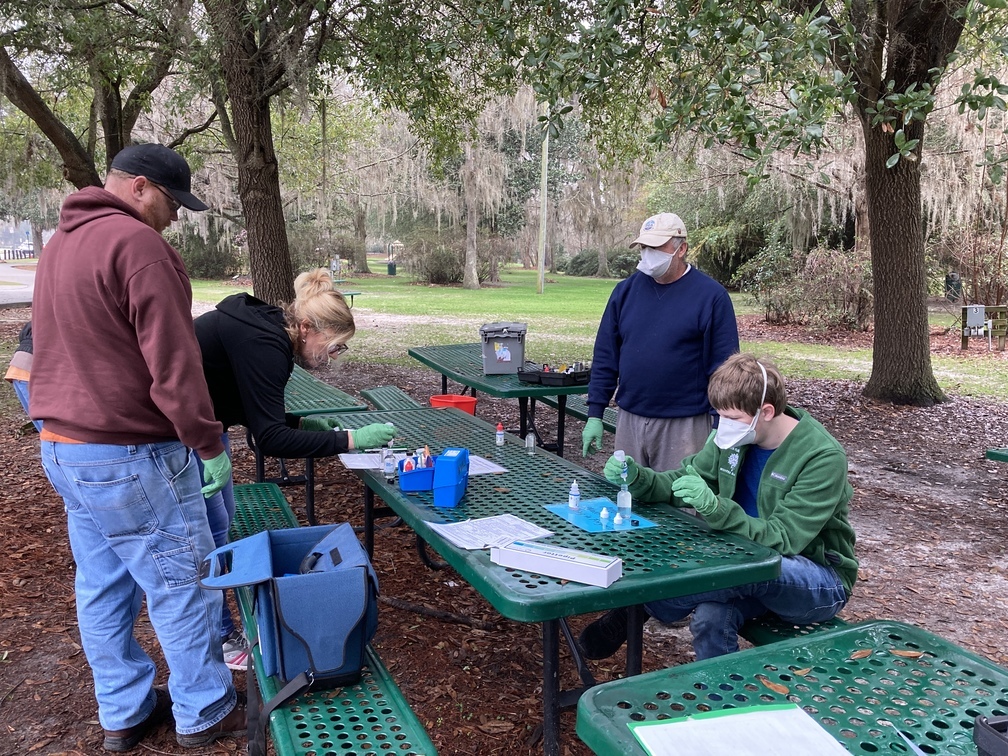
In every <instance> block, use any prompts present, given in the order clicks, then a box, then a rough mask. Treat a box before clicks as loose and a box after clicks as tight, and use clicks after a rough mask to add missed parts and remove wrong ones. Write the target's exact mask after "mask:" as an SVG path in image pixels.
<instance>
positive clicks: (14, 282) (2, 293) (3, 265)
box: [0, 260, 38, 307]
mask: <svg viewBox="0 0 1008 756" xmlns="http://www.w3.org/2000/svg"><path fill="white" fill-rule="evenodd" d="M37 262H38V260H2V261H0V307H31V303H32V294H33V293H34V291H35V264H36V263H37Z"/></svg>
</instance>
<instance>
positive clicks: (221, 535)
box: [196, 433, 235, 640]
mask: <svg viewBox="0 0 1008 756" xmlns="http://www.w3.org/2000/svg"><path fill="white" fill-rule="evenodd" d="M221 442H223V444H224V451H226V452H227V455H228V459H231V440H230V439H229V438H228V434H227V433H225V434H224V435H222V436H221ZM196 461H197V462H199V471H200V480H201V481H203V485H206V477H205V475H204V473H203V460H201V459H200V458H199V457H196ZM206 508H207V519H208V520H209V521H210V532H211V533H212V534H213V540H214V546H215V547H217V548H219V547H221V546H223V545H224V544H226V543H227V537H228V530H230V529H231V521H232V520H233V519H234V513H235V497H234V478H233V477H231V478H228V482H227V483H226V484H225V485H224V488H222V489H221V490H220V491H218V492H217V493H215V494H214V495H213V496H211V497H210V498H209V499H207V500H206ZM222 595H223V594H222ZM234 629H235V624H234V619H232V617H231V610H230V609H229V608H228V605H227V601H225V602H223V606H222V609H221V629H220V636H221V639H222V640H223V639H224V638H227V637H228V636H229V635H231V633H233V632H234Z"/></svg>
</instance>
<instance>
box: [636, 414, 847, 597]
mask: <svg viewBox="0 0 1008 756" xmlns="http://www.w3.org/2000/svg"><path fill="white" fill-rule="evenodd" d="M785 412H786V413H787V414H788V415H790V416H792V417H794V418H796V419H797V420H798V425H796V426H795V428H794V430H792V431H791V433H789V434H788V436H787V438H785V439H784V443H782V444H781V445H780V446H779V447H778V448H777V449H775V450H774V452H773V454H771V455H770V459H769V460H767V463H766V467H764V468H763V475H762V477H761V478H760V483H759V489H758V491H757V494H756V506H757V508H758V510H759V517H750V516H749V515H747V514H746V513H745V511H744V510H743V509H742V507H741V506H739V505H738V504H736V503H735V502H734V501H733V500H732V498H733V496H734V495H735V486H736V484H737V482H738V473H739V470H741V469H742V460H743V459H744V458H745V454H746V450H747V447H746V446H739V447H733V448H731V449H719V448H718V447H717V446H716V445H715V444H714V434H711V436H710V438H708V439H707V443H706V444H705V445H704V447H703V448H702V449H701V450H700V451H699V452H697V453H696V454H694V455H693V456H692V457H687V458H686V459H684V460H683V463H682V467H680V468H679V469H678V470H669V471H668V472H662V473H659V472H655V471H654V470H650V469H648V468H646V467H638V470H639V471H640V474H639V475H638V476H637V478H636V480H634V482H633V484H632V485H631V486H630V493H631V494H633V497H634V499H635V500H637V501H640V502H669V503H671V504H673V505H674V506H677V507H683V506H687V505H686V504H684V503H683V502H682V501H681V500H680V499H679V498H677V497H676V496H675V495H674V494H673V493H672V481H674V480H675V479H676V478H679V477H681V476H683V475H685V474H686V470H685V468H686V466H687V465H692V466H693V469H695V470H696V471H697V473H698V474H699V475H700V477H702V478H703V479H704V481H706V483H707V485H708V486H710V488H711V490H712V491H713V492H714V493H715V494H717V496H718V508H717V509H716V510H715V511H714V513H713V514H712V515H710V516H709V517H706V518H704V519H706V520H707V522H708V524H709V525H710V526H711V527H712V528H714V529H715V530H724V531H727V532H729V533H735V534H736V535H741V536H745V537H746V538H749V539H751V540H753V541H755V542H756V543H759V544H762V545H763V546H768V547H770V548H771V549H775V550H776V551H778V552H780V553H781V554H783V555H784V556H794V555H797V554H800V555H802V556H804V557H807V558H809V559H811V560H812V561H813V562H815V563H816V564H821V565H824V566H830V567H832V568H833V569H835V570H836V572H837V574H838V575H839V576H840V579H841V580H842V581H843V585H844V588H845V589H846V591H847V596H848V598H849V597H850V595H851V591H852V590H853V588H854V581H856V580H857V568H858V562H857V559H856V558H855V556H854V543H855V541H856V538H855V536H854V529H853V528H852V527H851V525H850V523H849V522H848V521H847V511H848V509H847V507H848V504H849V503H850V500H851V497H852V496H853V495H854V489H853V488H851V485H850V483H848V482H847V455H846V453H845V452H844V450H843V447H842V446H840V443H839V442H838V441H837V440H836V439H835V438H833V436H831V435H830V434H829V432H828V431H827V430H826V429H825V428H824V427H823V426H822V424H821V423H820V422H819V421H818V420H816V419H815V418H813V417H812V416H811V415H809V414H808V413H807V412H805V411H804V410H800V409H795V408H793V407H787V409H786V410H785Z"/></svg>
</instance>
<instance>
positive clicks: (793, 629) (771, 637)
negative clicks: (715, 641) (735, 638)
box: [739, 615, 847, 646]
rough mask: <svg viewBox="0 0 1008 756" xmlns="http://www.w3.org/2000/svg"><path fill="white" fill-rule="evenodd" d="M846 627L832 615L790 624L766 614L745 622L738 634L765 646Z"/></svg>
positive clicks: (844, 623)
mask: <svg viewBox="0 0 1008 756" xmlns="http://www.w3.org/2000/svg"><path fill="white" fill-rule="evenodd" d="M841 627H847V623H846V622H844V621H843V620H842V619H840V618H839V617H834V618H833V619H831V620H826V621H825V622H813V623H811V624H808V625H792V624H791V623H789V622H784V621H783V620H781V619H779V618H777V617H775V616H773V615H766V616H763V617H759V618H757V619H754V620H749V621H748V622H746V623H745V624H744V625H743V626H742V629H741V630H739V635H741V636H742V637H743V638H745V639H746V640H747V641H749V642H750V643H752V644H753V645H754V646H765V645H767V644H768V643H776V642H777V641H781V640H788V639H790V638H800V637H803V636H806V635H812V634H813V633H821V632H823V631H827V630H836V629H838V628H841Z"/></svg>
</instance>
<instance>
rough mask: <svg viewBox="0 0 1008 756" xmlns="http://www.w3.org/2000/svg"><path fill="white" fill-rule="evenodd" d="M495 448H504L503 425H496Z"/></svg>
mask: <svg viewBox="0 0 1008 756" xmlns="http://www.w3.org/2000/svg"><path fill="white" fill-rule="evenodd" d="M497 446H504V424H503V423H497Z"/></svg>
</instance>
